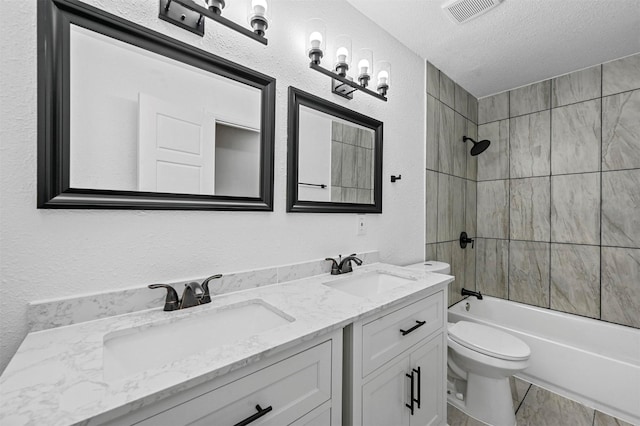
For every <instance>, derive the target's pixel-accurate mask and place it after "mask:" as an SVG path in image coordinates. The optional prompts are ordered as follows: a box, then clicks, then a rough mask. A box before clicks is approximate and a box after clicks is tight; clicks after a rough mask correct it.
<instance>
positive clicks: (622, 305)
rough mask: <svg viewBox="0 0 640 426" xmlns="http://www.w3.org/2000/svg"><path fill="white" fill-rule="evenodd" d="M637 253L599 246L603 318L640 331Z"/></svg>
mask: <svg viewBox="0 0 640 426" xmlns="http://www.w3.org/2000/svg"><path fill="white" fill-rule="evenodd" d="M639 283H640V250H639V249H625V248H614V247H602V306H601V307H600V309H601V312H602V319H603V320H606V321H611V322H615V323H618V324H624V325H629V326H631V327H636V328H640V285H639Z"/></svg>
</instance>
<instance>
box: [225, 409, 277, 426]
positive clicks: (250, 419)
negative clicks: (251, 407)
mask: <svg viewBox="0 0 640 426" xmlns="http://www.w3.org/2000/svg"><path fill="white" fill-rule="evenodd" d="M256 410H258V412H257V413H255V414H254V415H252V416H249V417H247V418H246V419H244V420H243V421H241V422H239V423H236V424H235V425H234V426H247V425H248V424H249V423H252V422H255V421H256V420H258V419H259V418H260V417H262V416H264V415H265V414H267V413H268V412H269V411H271V410H273V407H272V406H268V407H267V408H261V407H260V406H259V405H256Z"/></svg>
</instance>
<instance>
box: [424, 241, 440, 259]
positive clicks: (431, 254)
mask: <svg viewBox="0 0 640 426" xmlns="http://www.w3.org/2000/svg"><path fill="white" fill-rule="evenodd" d="M436 246H437V244H425V245H424V260H435V259H436V257H437V256H436Z"/></svg>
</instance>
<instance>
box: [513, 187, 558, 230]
mask: <svg viewBox="0 0 640 426" xmlns="http://www.w3.org/2000/svg"><path fill="white" fill-rule="evenodd" d="M510 191H511V192H510V210H509V217H510V222H509V223H510V224H511V225H510V235H511V239H514V240H529V241H550V238H551V225H550V223H549V216H550V213H551V186H550V182H549V177H537V178H526V179H511V190H510Z"/></svg>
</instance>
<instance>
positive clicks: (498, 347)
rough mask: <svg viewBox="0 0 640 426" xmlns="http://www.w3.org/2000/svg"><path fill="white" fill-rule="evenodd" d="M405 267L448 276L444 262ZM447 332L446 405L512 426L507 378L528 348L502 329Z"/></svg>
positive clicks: (520, 366)
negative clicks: (438, 270) (447, 403)
mask: <svg viewBox="0 0 640 426" xmlns="http://www.w3.org/2000/svg"><path fill="white" fill-rule="evenodd" d="M435 264H437V265H435ZM443 265H446V267H444V266H443ZM407 268H411V269H423V270H425V269H427V268H431V269H432V272H436V271H433V269H440V270H442V271H446V272H441V273H449V269H448V265H447V264H446V263H443V262H431V261H428V262H420V263H416V264H414V265H409V266H407ZM447 330H448V338H447V346H448V349H447V402H449V403H450V404H451V405H453V406H454V407H456V408H458V409H459V410H460V411H462V412H464V413H465V414H467V415H468V416H470V417H473V418H475V419H477V420H480V421H482V422H484V423H487V424H489V425H495V426H513V425H515V424H516V418H515V414H514V409H513V402H512V399H511V386H510V384H509V377H511V376H512V375H514V374H516V373H517V372H519V371H522V370H524V369H525V368H527V367H528V365H529V357H530V355H531V349H530V348H529V346H528V345H527V344H526V343H525V342H523V341H522V340H520V339H518V338H517V337H515V336H512V335H510V334H508V333H505V332H503V331H501V330H498V329H495V328H493V327H489V326H486V325H482V324H477V323H472V322H468V321H459V322H457V323H449V324H448V327H447Z"/></svg>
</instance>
